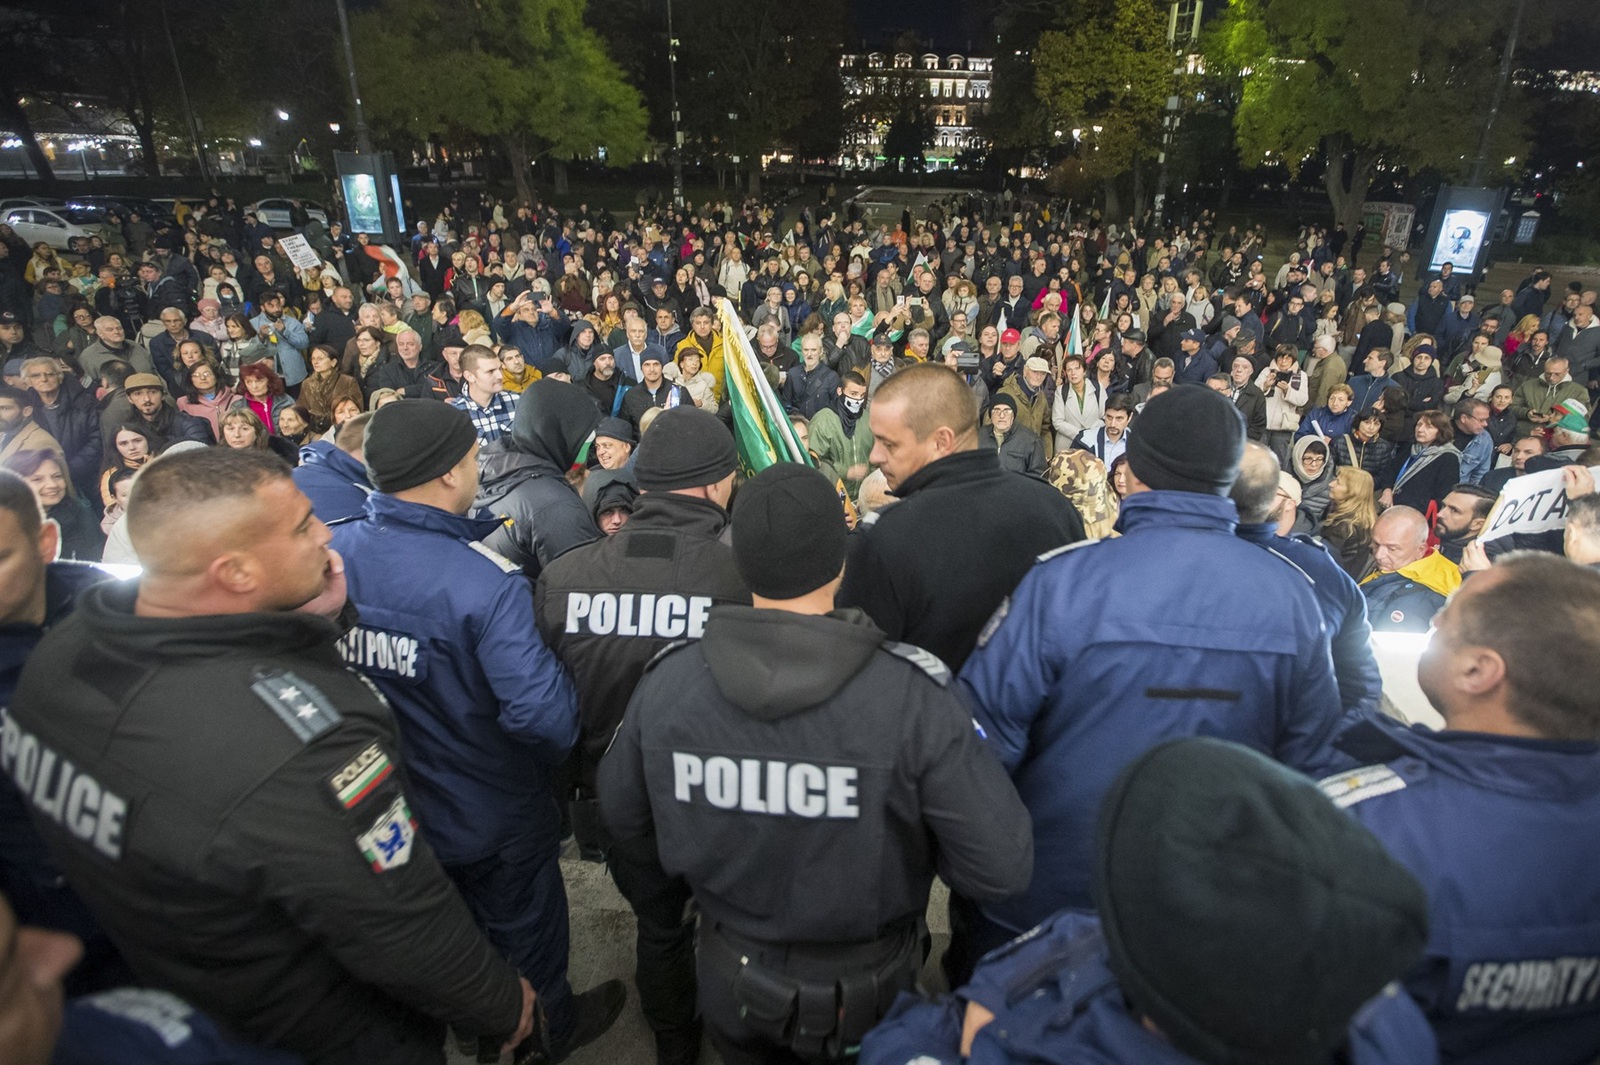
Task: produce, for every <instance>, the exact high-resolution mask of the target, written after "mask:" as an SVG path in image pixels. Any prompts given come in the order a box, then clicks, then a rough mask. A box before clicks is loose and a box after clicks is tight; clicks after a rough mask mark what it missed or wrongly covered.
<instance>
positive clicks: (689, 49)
mask: <svg viewBox="0 0 1600 1065" xmlns="http://www.w3.org/2000/svg"><path fill="white" fill-rule="evenodd" d="M673 18H674V19H675V20H676V24H675V26H674V29H675V30H676V31H677V34H678V38H679V40H680V41H682V47H681V49H680V51H679V53H678V98H679V100H680V101H681V102H682V109H683V116H684V127H685V130H686V132H688V133H689V134H690V135H691V136H693V137H695V138H696V139H697V140H699V141H700V142H701V143H702V144H703V145H704V146H705V147H707V148H708V149H710V150H712V151H714V152H716V153H718V154H721V155H726V156H730V157H731V156H738V157H739V159H740V165H741V166H743V167H745V168H746V172H747V174H748V175H749V188H750V191H751V192H753V193H759V192H760V191H761V158H762V156H764V155H766V154H768V153H770V152H772V151H773V150H775V149H777V148H779V147H790V148H795V149H797V150H799V149H801V148H803V147H806V146H807V145H809V146H811V147H815V146H816V145H817V144H818V142H824V143H826V144H828V145H829V146H837V145H838V143H839V134H840V131H841V128H842V120H843V109H842V107H841V106H840V105H839V56H840V54H841V52H842V51H843V49H844V4H843V0H811V2H810V3H806V4H793V3H783V2H780V0H754V2H751V0H679V2H678V3H677V4H676V5H675V6H674V7H673Z"/></svg>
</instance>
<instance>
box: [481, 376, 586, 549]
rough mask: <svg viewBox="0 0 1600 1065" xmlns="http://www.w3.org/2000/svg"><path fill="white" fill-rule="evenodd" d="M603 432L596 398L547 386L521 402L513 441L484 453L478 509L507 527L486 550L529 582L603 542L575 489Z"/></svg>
mask: <svg viewBox="0 0 1600 1065" xmlns="http://www.w3.org/2000/svg"><path fill="white" fill-rule="evenodd" d="M599 424H600V414H599V412H598V411H596V410H595V406H594V403H593V402H592V401H591V400H590V399H589V396H588V393H586V392H584V390H583V389H581V388H579V387H578V386H577V385H572V384H568V383H567V382H565V381H556V380H553V379H550V378H545V379H542V380H539V381H535V382H534V383H533V384H531V385H529V386H528V387H527V389H526V390H525V391H524V392H523V393H522V395H521V396H520V397H519V398H518V399H517V417H516V420H515V421H514V422H513V423H512V426H511V433H510V435H508V436H503V437H501V438H500V439H499V440H496V441H495V442H494V443H493V444H490V445H489V446H488V447H487V448H485V449H484V451H483V455H482V458H481V460H480V466H481V469H482V471H483V481H482V484H480V485H479V488H478V499H477V505H478V507H480V508H482V509H485V510H488V511H490V512H491V513H493V514H494V515H495V517H497V518H504V519H507V520H506V523H505V525H504V526H503V527H502V528H500V529H497V530H495V531H494V532H493V533H492V534H490V535H489V536H488V537H486V538H485V539H484V545H485V546H487V547H490V548H493V549H494V550H495V551H497V552H499V553H500V554H502V555H504V556H505V557H507V558H509V559H510V560H511V561H513V562H515V563H516V564H517V565H519V566H521V567H522V572H524V573H526V574H527V575H528V576H529V577H537V576H539V571H540V570H542V569H543V568H544V567H545V566H548V565H549V564H550V563H551V561H552V560H554V559H555V558H556V557H558V556H559V555H561V554H562V553H563V552H565V551H570V550H571V549H572V548H574V547H577V546H579V545H580V544H586V543H588V542H589V541H591V540H596V539H598V538H599V536H600V530H599V529H597V528H595V524H594V519H593V518H591V517H590V516H589V509H588V508H587V507H585V506H584V505H583V500H581V499H579V498H578V493H577V492H574V491H573V490H572V486H571V485H569V484H567V480H566V476H567V471H568V470H569V469H571V468H572V464H573V463H574V462H575V461H577V458H578V454H579V452H580V451H582V450H583V447H584V445H585V444H586V443H587V442H588V441H589V439H590V437H591V435H592V434H593V433H594V430H595V426H597V425H599Z"/></svg>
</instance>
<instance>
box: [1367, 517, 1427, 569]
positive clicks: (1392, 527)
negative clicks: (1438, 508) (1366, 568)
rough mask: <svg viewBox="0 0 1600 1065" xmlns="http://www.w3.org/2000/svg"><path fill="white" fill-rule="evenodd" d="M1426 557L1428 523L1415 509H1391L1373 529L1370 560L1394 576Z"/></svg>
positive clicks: (1379, 519)
mask: <svg viewBox="0 0 1600 1065" xmlns="http://www.w3.org/2000/svg"><path fill="white" fill-rule="evenodd" d="M1427 553H1428V519H1427V517H1426V516H1424V515H1423V513H1422V512H1421V511H1420V510H1417V509H1415V508H1414V507H1390V508H1389V509H1388V510H1386V511H1384V512H1383V513H1382V514H1381V515H1379V517H1378V521H1377V523H1376V524H1374V525H1373V527H1372V558H1373V560H1374V561H1375V562H1377V564H1378V569H1379V570H1381V571H1382V572H1384V573H1393V572H1395V571H1396V570H1398V569H1403V568H1404V567H1406V566H1409V565H1410V564H1411V563H1413V562H1415V561H1417V559H1419V558H1421V557H1423V556H1424V555H1426V554H1427Z"/></svg>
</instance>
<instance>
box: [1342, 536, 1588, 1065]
mask: <svg viewBox="0 0 1600 1065" xmlns="http://www.w3.org/2000/svg"><path fill="white" fill-rule="evenodd" d="M1417 679H1418V681H1419V682H1420V683H1421V686H1422V690H1423V692H1424V693H1425V694H1426V695H1427V696H1428V700H1429V701H1430V702H1431V703H1432V704H1433V706H1434V707H1435V709H1437V710H1438V711H1439V713H1440V714H1442V715H1443V717H1444V721H1445V727H1444V730H1443V731H1440V732H1431V731H1428V730H1426V729H1423V728H1421V727H1416V728H1406V727H1404V726H1402V725H1399V724H1397V723H1395V722H1393V721H1390V720H1388V719H1386V718H1379V717H1375V716H1374V717H1370V718H1368V719H1366V720H1363V721H1360V722H1359V723H1357V724H1354V725H1352V726H1351V727H1350V728H1348V729H1347V730H1346V731H1345V732H1344V733H1343V734H1341V736H1340V737H1339V739H1338V741H1337V745H1336V746H1337V748H1338V750H1339V751H1340V753H1341V754H1343V755H1345V756H1347V757H1348V759H1349V761H1350V763H1351V764H1354V765H1356V766H1358V768H1355V769H1352V770H1350V771H1348V772H1344V773H1341V774H1339V775H1337V776H1333V777H1329V778H1328V779H1326V780H1324V781H1323V783H1322V787H1323V790H1324V791H1325V792H1326V793H1327V794H1328V795H1329V796H1330V797H1331V798H1332V799H1333V800H1334V802H1335V803H1337V804H1338V805H1340V806H1343V807H1345V809H1346V810H1348V812H1349V813H1350V814H1352V815H1353V816H1354V817H1355V818H1356V820H1358V821H1359V822H1361V823H1362V824H1363V825H1365V826H1366V827H1368V828H1369V829H1371V830H1372V832H1373V833H1374V834H1375V835H1376V836H1377V837H1378V838H1379V839H1380V840H1382V841H1383V843H1384V845H1385V846H1386V847H1388V849H1389V852H1390V853H1391V854H1393V855H1394V856H1395V857H1396V858H1397V859H1398V860H1399V861H1401V862H1403V863H1404V864H1405V865H1406V866H1408V867H1409V868H1410V869H1411V871H1412V872H1413V873H1415V874H1416V876H1417V879H1418V880H1420V881H1421V882H1422V884H1423V887H1424V888H1426V889H1427V891H1428V895H1429V900H1430V906H1431V914H1432V922H1431V923H1432V934H1431V935H1430V937H1429V940H1428V945H1427V948H1426V950H1425V952H1424V957H1423V960H1422V962H1421V963H1419V964H1418V965H1417V966H1416V967H1415V968H1413V969H1412V970H1411V973H1410V975H1409V976H1408V977H1407V978H1406V987H1407V989H1408V990H1409V991H1410V992H1411V994H1412V996H1413V997H1414V998H1415V999H1416V1000H1417V1002H1418V1003H1419V1004H1420V1005H1421V1006H1422V1008H1423V1010H1424V1011H1425V1012H1426V1013H1427V1015H1428V1018H1429V1020H1431V1021H1432V1023H1433V1025H1434V1028H1435V1029H1436V1030H1437V1032H1438V1034H1439V1046H1440V1050H1441V1051H1442V1054H1443V1057H1444V1060H1446V1061H1448V1062H1453V1063H1462V1065H1513V1063H1515V1065H1521V1063H1525V1062H1528V1063H1531V1062H1537V1063H1539V1065H1580V1063H1581V1065H1588V1063H1590V1062H1593V1061H1594V1060H1595V1059H1596V1057H1597V1056H1600V698H1597V696H1596V692H1600V573H1596V572H1595V571H1594V570H1592V569H1590V568H1588V567H1585V566H1577V565H1574V564H1573V563H1571V562H1568V561H1566V560H1564V559H1562V558H1560V557H1558V556H1555V555H1550V554H1546V553H1534V552H1527V553H1514V554H1511V555H1508V556H1505V557H1504V558H1503V559H1501V560H1499V561H1497V562H1496V564H1495V565H1494V567H1493V568H1491V569H1489V570H1487V571H1485V572H1483V573H1479V574H1476V575H1474V576H1473V578H1472V579H1471V580H1470V581H1468V582H1467V583H1466V584H1464V585H1462V587H1461V589H1460V591H1458V592H1456V593H1455V595H1454V596H1453V597H1452V598H1451V599H1450V601H1449V602H1448V604H1446V606H1445V607H1444V609H1443V610H1441V611H1440V612H1439V613H1438V614H1437V615H1435V617H1434V633H1433V638H1432V640H1431V642H1430V643H1429V645H1428V649H1427V650H1426V651H1425V652H1424V653H1423V656H1422V660H1421V662H1420V663H1419V664H1418V667H1417Z"/></svg>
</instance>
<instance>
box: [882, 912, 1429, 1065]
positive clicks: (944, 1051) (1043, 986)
mask: <svg viewBox="0 0 1600 1065" xmlns="http://www.w3.org/2000/svg"><path fill="white" fill-rule="evenodd" d="M966 1002H976V1003H977V1004H978V1005H980V1006H982V1007H984V1008H985V1009H987V1010H989V1011H991V1012H992V1013H994V1015H995V1018H994V1020H992V1021H990V1022H989V1023H988V1024H987V1025H985V1026H984V1027H983V1028H981V1029H980V1030H979V1031H978V1034H977V1037H976V1038H975V1039H974V1040H973V1043H972V1055H971V1057H970V1058H968V1059H966V1061H967V1065H1018V1063H1022V1062H1027V1063H1029V1065H1056V1063H1060V1065H1087V1063H1093V1065H1194V1062H1195V1060H1196V1059H1194V1058H1191V1057H1190V1056H1189V1055H1187V1054H1185V1053H1183V1052H1182V1051H1180V1050H1178V1049H1177V1048H1176V1047H1174V1046H1173V1045H1172V1044H1171V1043H1169V1042H1167V1040H1166V1039H1164V1038H1163V1037H1161V1036H1160V1035H1157V1034H1155V1033H1154V1032H1151V1031H1149V1030H1147V1029H1146V1028H1145V1027H1144V1025H1143V1023H1142V1022H1141V1020H1140V1018H1139V1017H1137V1016H1135V1015H1133V1014H1132V1013H1129V1012H1128V1006H1127V1002H1126V1000H1125V999H1124V998H1123V995H1122V988H1121V987H1120V986H1119V985H1118V983H1117V979H1116V977H1115V976H1114V975H1113V974H1112V972H1111V969H1110V967H1109V966H1108V965H1107V962H1106V949H1105V940H1104V937H1103V936H1102V934H1101V932H1100V922H1099V921H1098V920H1097V919H1096V918H1094V917H1093V916H1091V915H1089V914H1084V913H1073V912H1070V911H1067V912H1063V913H1060V914H1057V915H1056V916H1054V917H1052V918H1051V919H1050V920H1049V921H1046V922H1045V923H1044V924H1043V925H1041V926H1040V927H1039V928H1038V929H1036V930H1035V931H1034V932H1032V933H1030V934H1029V936H1028V937H1027V938H1025V939H1019V940H1014V941H1013V942H1011V943H1009V944H1007V945H1006V946H1004V947H1001V948H1000V949H999V950H996V951H992V952H991V953H990V954H988V955H987V956H986V957H985V958H984V959H983V961H982V962H981V963H980V964H979V966H978V971H977V972H976V973H974V974H973V977H972V982H971V983H970V984H968V985H967V986H965V987H963V988H962V989H961V990H960V991H959V992H958V993H957V994H956V995H955V996H949V995H946V996H943V997H941V998H940V999H939V1000H938V1001H936V1002H926V1001H923V1000H921V999H918V998H916V997H915V996H913V995H910V994H901V996H900V998H899V999H898V1000H897V1001H896V1002H895V1005H894V1008H893V1009H892V1010H890V1012H889V1015H888V1016H887V1017H885V1018H884V1020H883V1022H882V1023H880V1024H879V1025H878V1027H876V1028H874V1029H873V1030H872V1031H871V1032H868V1033H867V1036H866V1038H865V1039H864V1040H862V1043H861V1062H860V1065H909V1063H911V1062H914V1061H919V1060H920V1061H922V1062H923V1063H924V1065H931V1062H938V1063H939V1065H962V1061H963V1059H962V1057H961V1052H960V1047H961V1026H962V1018H963V1016H964V1013H965V1003H966ZM1348 1060H1349V1061H1350V1062H1351V1063H1352V1065H1427V1063H1430V1062H1437V1061H1438V1060H1439V1053H1438V1047H1437V1046H1436V1044H1435V1042H1434V1037H1433V1032H1432V1031H1431V1030H1429V1028H1428V1022H1427V1021H1426V1020H1425V1019H1424V1018H1423V1016H1422V1012H1421V1011H1420V1010H1419V1009H1417V1007H1416V1004H1415V1003H1413V1002H1412V1001H1411V1000H1410V999H1409V998H1408V997H1407V996H1406V995H1405V993H1404V992H1402V991H1401V990H1400V989H1399V988H1398V987H1397V986H1396V985H1392V984H1391V985H1390V986H1389V987H1388V988H1386V989H1385V990H1384V991H1383V992H1382V993H1380V994H1379V995H1377V996H1376V997H1375V998H1373V999H1372V1000H1371V1001H1370V1002H1368V1003H1367V1004H1366V1005H1365V1006H1363V1007H1362V1008H1361V1009H1360V1010H1359V1011H1357V1013H1356V1015H1355V1017H1354V1018H1353V1019H1352V1020H1351V1022H1350V1042H1349V1059H1348Z"/></svg>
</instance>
